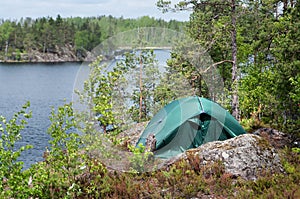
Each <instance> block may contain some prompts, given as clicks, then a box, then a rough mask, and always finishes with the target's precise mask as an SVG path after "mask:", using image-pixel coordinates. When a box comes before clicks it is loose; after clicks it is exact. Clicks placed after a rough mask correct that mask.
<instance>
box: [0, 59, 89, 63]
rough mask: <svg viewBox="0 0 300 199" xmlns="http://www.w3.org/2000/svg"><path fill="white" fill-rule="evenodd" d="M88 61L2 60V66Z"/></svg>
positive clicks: (0, 61)
mask: <svg viewBox="0 0 300 199" xmlns="http://www.w3.org/2000/svg"><path fill="white" fill-rule="evenodd" d="M83 62H88V61H14V60H8V61H3V60H0V64H63V63H83Z"/></svg>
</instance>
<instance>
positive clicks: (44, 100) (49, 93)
mask: <svg viewBox="0 0 300 199" xmlns="http://www.w3.org/2000/svg"><path fill="white" fill-rule="evenodd" d="M80 66H81V64H80V63H63V64H57V63H56V64H4V63H0V115H3V116H5V117H6V118H11V117H12V116H13V114H14V113H15V112H17V111H19V110H20V109H21V107H22V105H23V104H25V103H26V101H30V103H31V106H30V108H29V110H31V111H32V118H31V119H29V121H28V125H27V127H26V128H25V129H24V130H23V131H22V137H23V139H22V140H21V141H20V142H18V143H17V145H18V146H23V145H26V144H31V145H33V148H32V149H30V150H28V151H25V152H23V154H22V156H21V158H20V160H21V161H24V168H25V169H26V168H28V167H29V166H30V165H31V164H33V163H36V162H38V161H41V160H43V158H42V154H43V151H44V150H45V147H46V146H48V141H49V138H50V137H49V135H48V134H47V129H48V127H49V125H50V121H49V116H50V113H51V108H52V107H54V108H57V107H58V106H61V105H63V104H65V103H68V102H71V100H72V92H73V84H74V81H75V78H76V74H77V71H78V69H79V68H80ZM18 146H17V147H18Z"/></svg>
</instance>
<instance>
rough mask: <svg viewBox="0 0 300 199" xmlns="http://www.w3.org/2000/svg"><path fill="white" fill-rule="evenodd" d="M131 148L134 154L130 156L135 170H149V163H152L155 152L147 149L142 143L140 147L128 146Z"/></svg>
mask: <svg viewBox="0 0 300 199" xmlns="http://www.w3.org/2000/svg"><path fill="white" fill-rule="evenodd" d="M128 148H129V150H130V151H131V152H132V153H133V156H132V157H130V159H129V161H130V165H131V168H132V171H133V172H137V173H144V172H147V171H148V170H147V165H148V164H149V163H150V166H153V165H151V162H152V161H151V159H152V160H154V159H153V158H154V157H153V153H152V152H150V151H145V146H144V145H142V144H140V145H139V146H138V147H135V146H130V145H129V146H128Z"/></svg>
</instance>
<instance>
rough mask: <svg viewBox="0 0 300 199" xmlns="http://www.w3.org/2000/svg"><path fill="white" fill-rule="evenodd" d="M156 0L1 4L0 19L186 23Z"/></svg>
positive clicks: (6, 0)
mask: <svg viewBox="0 0 300 199" xmlns="http://www.w3.org/2000/svg"><path fill="white" fill-rule="evenodd" d="M156 1H157V0H0V18H2V19H20V18H21V17H24V18H25V17H31V18H38V17H47V16H52V17H56V16H57V15H58V14H60V15H61V16H62V17H77V16H79V17H90V16H101V15H112V16H114V17H121V16H123V17H124V18H137V17H141V16H145V15H148V16H151V17H155V18H162V19H165V20H170V19H176V20H180V21H187V20H188V17H189V14H188V13H187V12H186V11H185V12H180V13H165V14H163V13H161V11H160V10H158V9H157V7H156V5H155V3H156Z"/></svg>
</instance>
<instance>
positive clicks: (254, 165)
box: [164, 134, 284, 180]
mask: <svg viewBox="0 0 300 199" xmlns="http://www.w3.org/2000/svg"><path fill="white" fill-rule="evenodd" d="M196 159H198V160H200V161H199V163H198V164H199V165H198V166H199V167H204V166H207V165H209V164H213V163H215V162H218V161H221V162H222V163H223V165H224V169H225V172H226V173H229V174H231V175H232V176H235V177H238V176H240V177H242V178H243V179H245V180H256V179H257V177H258V176H259V175H260V174H262V173H265V172H271V173H277V172H284V170H283V167H282V165H281V163H280V158H279V155H278V153H277V152H276V150H275V148H274V147H272V146H271V145H270V144H269V143H268V141H267V140H265V139H264V138H262V137H260V136H257V135H253V134H244V135H240V136H238V137H235V138H232V139H228V140H225V141H214V142H209V143H206V144H204V145H201V146H200V147H198V148H195V149H190V150H187V151H186V152H184V153H183V154H181V155H179V156H177V157H176V158H173V159H171V160H169V161H167V162H166V163H164V164H165V166H170V165H172V164H175V163H177V162H180V161H182V160H184V161H187V163H189V164H190V165H191V166H192V165H193V164H194V162H193V161H195V160H196ZM204 160H205V161H204Z"/></svg>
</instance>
